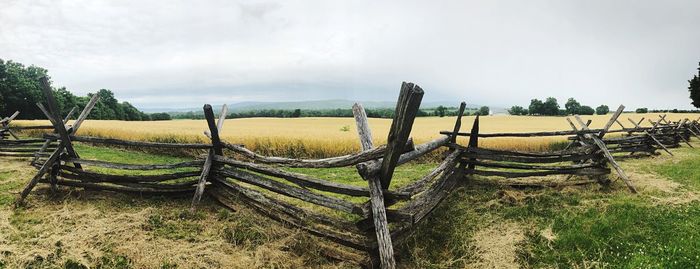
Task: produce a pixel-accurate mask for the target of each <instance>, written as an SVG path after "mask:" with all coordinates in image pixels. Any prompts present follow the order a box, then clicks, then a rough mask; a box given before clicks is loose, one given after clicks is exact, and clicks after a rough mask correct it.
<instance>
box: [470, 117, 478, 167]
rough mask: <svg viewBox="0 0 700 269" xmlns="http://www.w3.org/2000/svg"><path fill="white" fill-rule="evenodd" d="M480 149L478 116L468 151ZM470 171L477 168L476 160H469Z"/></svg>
mask: <svg viewBox="0 0 700 269" xmlns="http://www.w3.org/2000/svg"><path fill="white" fill-rule="evenodd" d="M478 147H479V115H476V119H474V125H472V131H471V134H470V135H469V147H468V149H467V150H472V149H477V148H478ZM467 168H468V169H469V170H470V171H471V170H474V169H475V168H476V158H475V157H472V158H469V166H468V167H467Z"/></svg>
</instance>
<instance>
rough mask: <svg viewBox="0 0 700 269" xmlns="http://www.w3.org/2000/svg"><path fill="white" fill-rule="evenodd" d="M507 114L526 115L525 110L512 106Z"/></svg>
mask: <svg viewBox="0 0 700 269" xmlns="http://www.w3.org/2000/svg"><path fill="white" fill-rule="evenodd" d="M508 113H509V114H511V115H527V110H526V109H525V108H523V107H521V106H512V107H511V108H510V109H508Z"/></svg>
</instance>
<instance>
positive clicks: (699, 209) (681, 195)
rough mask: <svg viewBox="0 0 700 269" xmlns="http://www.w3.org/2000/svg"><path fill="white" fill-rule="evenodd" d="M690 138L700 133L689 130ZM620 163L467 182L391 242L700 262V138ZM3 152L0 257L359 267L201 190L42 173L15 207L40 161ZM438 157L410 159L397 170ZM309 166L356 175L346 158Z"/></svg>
mask: <svg viewBox="0 0 700 269" xmlns="http://www.w3.org/2000/svg"><path fill="white" fill-rule="evenodd" d="M694 144H695V145H696V147H698V146H700V143H697V142H694ZM77 150H78V151H79V152H80V154H81V156H82V157H83V158H87V159H93V158H98V159H105V160H110V161H118V162H127V163H128V162H135V161H148V162H150V163H163V162H175V161H181V160H183V159H181V158H179V157H169V156H162V155H154V154H146V153H140V152H132V151H127V150H120V149H109V148H97V147H92V146H88V145H80V144H79V145H78V146H77ZM673 153H674V154H675V155H676V156H675V157H671V156H668V155H665V154H664V155H660V156H657V157H653V158H645V159H628V160H624V161H621V162H620V163H621V165H622V166H623V168H624V169H625V171H626V172H627V173H628V174H629V176H630V177H631V179H632V181H633V182H634V183H635V185H636V186H637V187H638V189H639V190H640V194H638V195H633V194H630V193H629V192H628V191H627V189H626V188H625V187H624V185H623V184H622V183H621V182H620V181H619V180H618V181H616V182H614V183H613V185H612V186H611V188H609V189H601V188H600V187H599V186H598V185H590V186H586V187H567V188H564V189H512V188H506V187H502V186H497V185H477V184H471V183H467V184H465V185H464V186H462V187H460V188H458V189H457V190H456V191H455V192H453V193H452V194H451V195H450V196H449V197H448V199H447V200H446V201H445V202H444V203H442V204H441V205H440V206H439V208H438V209H436V210H435V213H434V214H433V215H431V216H430V217H429V218H428V219H427V221H426V222H424V223H423V224H421V225H420V226H419V227H418V228H417V232H416V235H414V236H412V237H410V238H409V239H408V240H407V241H406V242H405V243H404V244H402V245H401V246H400V247H399V248H397V255H398V257H399V260H400V268H521V267H525V268H693V267H694V266H696V265H697V264H700V258H698V254H697V249H700V243H698V242H700V241H698V240H697V238H698V237H699V236H700V229H698V227H700V173H699V172H698V170H697V167H698V166H700V150H697V149H690V148H688V147H684V148H679V149H673ZM27 162H28V161H27V160H17V159H7V158H0V268H301V267H310V268H352V266H351V265H349V264H345V263H341V262H335V261H329V260H326V259H325V258H323V257H322V256H321V255H320V254H319V252H318V250H316V249H315V248H314V247H313V246H314V244H316V243H317V242H319V241H318V240H319V239H316V238H314V237H310V236H308V235H306V234H305V233H303V232H300V231H296V230H292V229H289V228H286V227H283V226H280V225H278V224H276V223H275V222H272V221H270V220H269V219H267V218H265V217H263V216H261V215H258V214H256V213H255V212H253V211H251V210H249V209H247V208H246V207H245V206H240V207H238V208H236V212H231V211H228V210H224V209H221V208H220V207H219V206H218V205H217V204H215V203H214V202H212V201H210V200H207V199H205V201H204V203H203V204H202V205H201V207H200V210H199V211H198V212H197V213H195V214H192V213H190V212H189V210H188V208H189V202H190V199H189V197H187V198H183V199H174V200H173V199H165V198H144V197H139V196H136V195H122V194H115V193H109V192H101V193H100V192H92V191H84V190H80V189H69V188H61V190H60V191H59V192H58V193H57V194H52V193H51V192H50V191H49V188H48V187H47V186H44V185H41V186H39V188H37V189H36V190H35V191H34V192H33V193H32V195H30V196H29V200H28V202H29V206H28V207H26V208H22V209H13V205H12V201H13V200H14V199H15V198H16V197H17V193H18V192H19V191H20V190H21V188H22V187H23V185H24V184H25V183H26V182H27V180H28V179H29V178H30V177H31V176H32V175H33V173H34V171H35V170H34V169H33V168H31V167H29V166H28V165H27ZM431 165H435V164H431V163H426V164H409V165H406V166H404V167H405V168H404V170H402V171H400V173H399V174H398V177H399V178H400V179H399V180H408V179H409V178H411V177H414V176H416V175H422V174H424V173H425V171H426V170H428V169H430V167H432V166H431ZM303 172H304V173H308V174H312V175H314V176H318V177H322V178H328V179H339V180H341V181H343V182H348V183H357V184H362V183H363V182H362V181H361V180H360V181H358V180H359V179H357V178H356V173H355V171H353V170H352V169H350V170H348V169H306V170H304V171H303Z"/></svg>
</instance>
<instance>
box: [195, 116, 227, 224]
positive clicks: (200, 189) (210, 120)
mask: <svg viewBox="0 0 700 269" xmlns="http://www.w3.org/2000/svg"><path fill="white" fill-rule="evenodd" d="M227 112H228V108H227V106H226V105H225V104H224V106H223V107H222V108H221V115H220V116H219V122H218V123H217V122H215V119H214V110H213V109H212V107H211V105H209V104H206V105H204V118H206V120H207V125H208V126H209V133H208V135H207V136H209V138H211V144H212V148H211V149H210V150H209V154H207V159H206V160H205V161H204V166H203V167H202V174H201V175H200V176H199V182H197V189H196V190H195V192H194V197H192V205H191V208H190V209H191V210H192V211H194V210H195V207H196V206H197V204H198V203H199V201H200V200H201V199H202V195H203V194H204V188H205V187H206V184H207V178H209V174H210V173H211V169H212V166H213V163H214V156H215V155H217V156H223V155H224V152H223V146H222V144H221V138H220V137H219V130H221V129H222V128H223V127H224V120H226V114H227ZM205 134H207V133H206V132H205ZM214 169H216V166H215V167H214Z"/></svg>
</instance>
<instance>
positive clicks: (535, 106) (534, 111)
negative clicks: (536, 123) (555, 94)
mask: <svg viewBox="0 0 700 269" xmlns="http://www.w3.org/2000/svg"><path fill="white" fill-rule="evenodd" d="M528 112H530V115H544V103H543V102H542V101H541V100H539V99H532V100H530V106H529V107H528Z"/></svg>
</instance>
